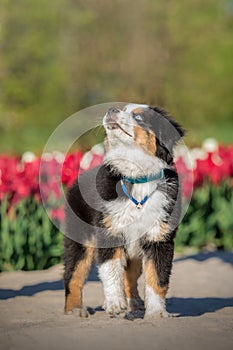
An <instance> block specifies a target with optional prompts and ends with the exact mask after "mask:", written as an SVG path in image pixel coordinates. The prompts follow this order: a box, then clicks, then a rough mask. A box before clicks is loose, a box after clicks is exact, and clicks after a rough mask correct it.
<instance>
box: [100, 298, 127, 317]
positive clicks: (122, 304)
mask: <svg viewBox="0 0 233 350" xmlns="http://www.w3.org/2000/svg"><path fill="white" fill-rule="evenodd" d="M104 309H105V311H106V312H107V314H109V315H110V316H111V317H116V316H117V315H119V314H121V313H123V312H125V310H126V309H127V304H126V301H124V300H120V301H119V302H118V303H116V302H114V303H113V302H112V303H111V302H106V301H105V305H104Z"/></svg>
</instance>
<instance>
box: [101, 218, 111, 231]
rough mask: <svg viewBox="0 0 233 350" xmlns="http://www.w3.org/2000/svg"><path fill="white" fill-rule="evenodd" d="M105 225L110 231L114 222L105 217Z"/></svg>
mask: <svg viewBox="0 0 233 350" xmlns="http://www.w3.org/2000/svg"><path fill="white" fill-rule="evenodd" d="M103 223H104V225H105V227H106V228H107V229H108V230H111V229H112V220H111V219H110V217H109V216H105V217H104V218H103Z"/></svg>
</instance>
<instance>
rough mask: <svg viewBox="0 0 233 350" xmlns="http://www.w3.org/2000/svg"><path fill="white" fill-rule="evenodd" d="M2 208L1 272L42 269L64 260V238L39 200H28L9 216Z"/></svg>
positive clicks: (6, 204)
mask: <svg viewBox="0 0 233 350" xmlns="http://www.w3.org/2000/svg"><path fill="white" fill-rule="evenodd" d="M7 207H8V201H7V200H6V199H5V200H3V201H2V203H1V205H0V210H1V215H0V271H10V270H40V269H46V268H48V267H50V266H52V265H54V264H57V263H59V262H60V261H61V257H62V252H63V243H62V242H63V235H62V234H61V233H60V232H59V231H58V230H57V228H56V227H55V226H54V225H53V224H52V222H51V221H50V220H49V218H48V216H47V214H46V212H45V210H44V208H43V207H42V205H41V204H39V203H38V202H37V201H35V200H32V199H25V200H22V201H20V202H19V203H18V204H17V205H15V206H14V207H11V209H10V212H9V213H7Z"/></svg>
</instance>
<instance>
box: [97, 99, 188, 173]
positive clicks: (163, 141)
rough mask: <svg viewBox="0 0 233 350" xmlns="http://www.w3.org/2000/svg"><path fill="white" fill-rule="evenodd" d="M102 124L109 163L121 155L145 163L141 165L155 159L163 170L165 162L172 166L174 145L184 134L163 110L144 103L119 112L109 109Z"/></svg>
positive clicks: (118, 109) (128, 106)
mask: <svg viewBox="0 0 233 350" xmlns="http://www.w3.org/2000/svg"><path fill="white" fill-rule="evenodd" d="M103 125H104V128H105V131H106V138H105V149H106V159H107V162H109V163H110V162H111V161H114V158H119V156H120V157H122V159H123V158H124V157H125V159H126V160H128V161H130V160H132V161H134V162H138V161H139V163H140V161H143V160H144V164H145V163H146V159H147V160H148V161H149V159H150V160H151V161H152V159H153V161H155V159H156V160H157V165H158V166H157V168H161V167H164V163H166V165H167V166H170V165H172V164H173V150H174V146H175V145H176V144H177V142H178V141H179V140H180V138H181V137H182V136H183V135H184V131H183V129H182V127H181V126H180V125H179V124H178V123H177V122H176V121H175V120H174V119H173V118H171V117H170V116H169V115H168V113H167V112H166V111H164V110H163V109H161V108H159V107H150V106H148V105H143V104H131V103H130V104H127V105H126V106H125V107H124V108H122V109H120V108H116V107H113V108H110V109H109V110H108V112H107V113H106V115H105V116H104V119H103ZM148 164H149V163H148ZM150 164H151V165H152V163H151V162H150ZM153 164H155V162H153ZM159 164H160V166H159ZM117 168H119V166H117ZM145 171H146V172H147V173H148V171H147V170H145ZM152 171H153V170H152Z"/></svg>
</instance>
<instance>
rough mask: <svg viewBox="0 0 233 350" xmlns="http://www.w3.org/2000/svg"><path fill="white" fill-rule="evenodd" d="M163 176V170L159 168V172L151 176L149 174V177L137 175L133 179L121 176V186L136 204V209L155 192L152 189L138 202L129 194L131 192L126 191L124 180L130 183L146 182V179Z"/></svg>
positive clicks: (158, 178) (155, 178) (156, 178)
mask: <svg viewBox="0 0 233 350" xmlns="http://www.w3.org/2000/svg"><path fill="white" fill-rule="evenodd" d="M163 177H164V171H163V169H162V170H161V172H160V173H159V174H156V175H153V176H149V177H139V178H137V179H133V178H129V177H123V178H121V188H122V190H123V192H124V194H125V195H126V196H127V197H128V198H129V199H130V200H131V201H132V202H133V203H134V204H135V205H136V208H137V209H141V208H142V206H143V204H145V203H146V202H147V200H148V199H149V198H150V197H151V196H152V194H153V193H154V192H155V190H156V189H155V190H154V191H152V192H151V193H150V194H148V195H146V196H145V197H144V198H143V199H142V200H141V201H140V202H139V201H138V200H137V199H136V198H134V197H133V196H131V194H130V193H129V192H128V191H127V188H126V186H125V184H124V180H125V181H128V182H130V183H132V184H142V183H146V182H148V181H153V180H160V179H162V178H163Z"/></svg>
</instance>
